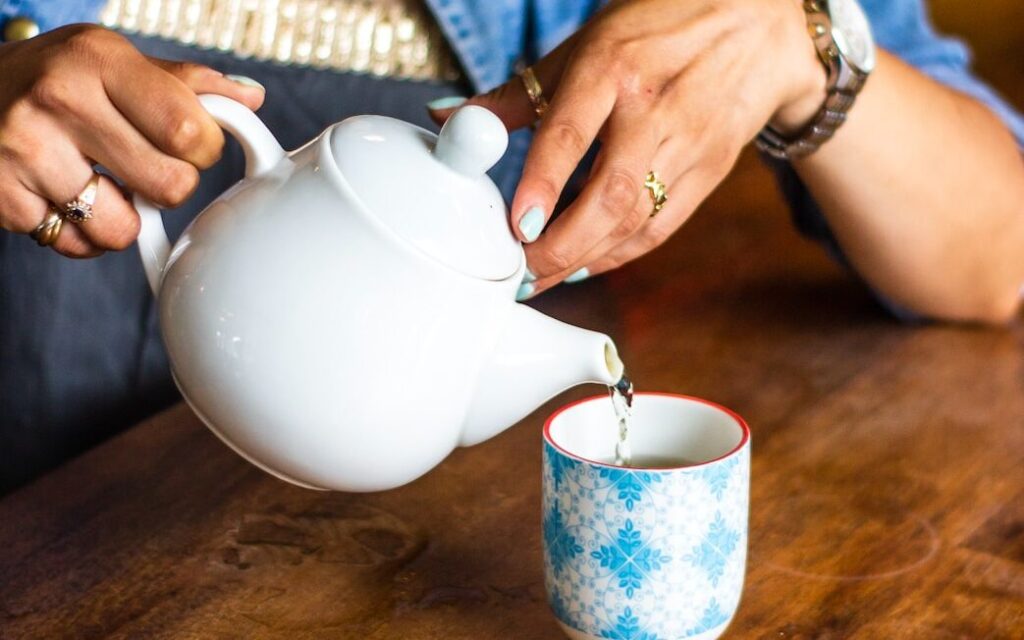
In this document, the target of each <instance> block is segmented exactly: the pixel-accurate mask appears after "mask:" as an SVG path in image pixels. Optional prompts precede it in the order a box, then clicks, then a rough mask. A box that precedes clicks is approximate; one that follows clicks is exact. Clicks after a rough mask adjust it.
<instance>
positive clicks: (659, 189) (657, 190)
mask: <svg viewBox="0 0 1024 640" xmlns="http://www.w3.org/2000/svg"><path fill="white" fill-rule="evenodd" d="M644 186H645V187H647V191H649V192H650V194H651V200H652V201H653V202H654V210H653V211H651V217H652V218H653V217H654V216H656V215H658V212H659V211H661V208H662V207H664V206H665V203H666V202H667V201H668V190H667V188H666V187H665V183H664V182H662V181H661V180H659V179H658V174H657V173H656V172H654V171H648V172H647V177H646V178H644Z"/></svg>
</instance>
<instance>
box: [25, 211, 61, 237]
mask: <svg viewBox="0 0 1024 640" xmlns="http://www.w3.org/2000/svg"><path fill="white" fill-rule="evenodd" d="M63 227H64V216H63V214H61V212H60V211H58V210H57V208H56V207H52V206H51V207H50V208H49V209H47V210H46V217H45V218H43V221H42V222H40V223H39V226H38V227H36V228H35V229H33V230H32V232H31V233H29V234H28V235H29V236H30V237H31V238H32V239H33V240H35V241H36V244H38V245H39V246H40V247H48V246H50V245H51V244H53V243H54V242H57V236H59V235H60V230H61V229H62V228H63Z"/></svg>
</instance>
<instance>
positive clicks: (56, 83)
mask: <svg viewBox="0 0 1024 640" xmlns="http://www.w3.org/2000/svg"><path fill="white" fill-rule="evenodd" d="M0 77H2V78H3V81H2V82H0V227H3V228H4V229H7V230H9V231H14V232H17V233H28V232H30V231H32V230H33V229H34V228H35V227H36V226H37V225H38V224H39V223H40V222H41V221H42V220H43V218H44V217H45V216H46V212H47V207H48V202H53V203H57V204H62V203H65V202H68V201H70V200H72V199H74V198H75V197H76V196H77V195H78V194H79V193H80V192H81V191H82V189H83V188H84V187H85V185H86V184H87V183H88V182H89V179H90V177H91V176H92V172H93V165H94V164H101V165H103V166H104V167H106V168H107V169H108V170H109V171H110V172H111V173H112V174H113V175H115V176H117V177H118V178H119V179H120V180H122V181H123V182H124V185H125V186H126V187H127V188H128V189H130V190H131V191H134V192H137V193H140V194H142V195H143V196H145V197H146V198H149V199H150V200H153V201H154V202H156V203H158V204H160V205H162V206H165V207H173V206H176V205H179V204H181V203H182V202H184V201H185V200H186V199H187V198H188V196H189V195H190V194H191V193H192V191H193V190H194V189H195V187H196V185H197V184H198V180H199V174H198V170H200V169H205V168H207V167H209V166H210V165H212V164H213V163H214V162H216V161H217V159H218V158H219V157H220V153H221V148H222V147H223V144H224V137H223V134H222V133H221V130H220V127H218V126H217V124H216V123H215V122H214V121H213V118H211V117H210V115H209V114H208V113H206V111H205V110H204V109H203V108H202V106H200V104H199V101H198V100H197V98H196V94H197V93H217V94H220V95H224V96H227V97H229V98H233V99H235V100H238V101H239V102H242V103H243V104H245V105H246V106H248V107H249V108H252V109H256V108H258V107H259V106H260V105H261V104H262V102H263V91H262V89H260V88H258V87H254V86H248V85H245V84H241V83H238V82H234V81H232V80H230V79H228V78H226V77H225V76H223V75H221V74H220V73H218V72H216V71H214V70H212V69H209V68H207V67H203V66H200V65H194V64H187V63H178V62H169V61H166V60H158V59H154V58H147V57H146V56H144V55H142V54H141V53H139V52H138V51H137V50H136V49H135V48H134V47H133V46H132V45H131V43H129V42H128V40H126V39H125V38H123V37H122V36H120V35H118V34H116V33H114V32H112V31H108V30H106V29H102V28H99V27H94V26H88V25H73V26H69V27H64V28H61V29H57V30H55V31H51V32H49V33H47V34H44V35H42V36H38V37H36V38H32V39H31V40H26V41H24V42H16V43H10V44H5V45H2V46H0ZM93 211H94V217H93V218H92V219H90V220H88V221H87V222H85V223H83V224H80V225H75V224H70V223H65V224H64V226H63V229H62V230H61V233H60V236H59V237H58V239H57V242H56V243H55V244H54V245H53V246H54V248H55V249H56V250H57V251H59V252H60V253H62V254H64V255H67V256H72V257H90V256H95V255H99V254H100V253H102V252H103V251H104V250H107V249H123V248H125V247H127V246H128V245H130V244H131V243H132V242H133V241H134V240H135V237H136V235H137V234H138V229H139V217H138V214H137V213H136V211H135V209H134V208H133V207H132V204H131V201H130V200H128V198H126V197H125V195H124V194H123V193H122V191H121V189H120V187H119V186H118V185H117V184H116V183H115V182H114V181H112V180H111V179H109V178H107V177H102V178H101V179H100V182H99V190H98V193H97V196H96V204H95V206H94V209H93Z"/></svg>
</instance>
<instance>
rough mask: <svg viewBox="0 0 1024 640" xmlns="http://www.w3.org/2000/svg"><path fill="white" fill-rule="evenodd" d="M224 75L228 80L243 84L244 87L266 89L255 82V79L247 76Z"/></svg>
mask: <svg viewBox="0 0 1024 640" xmlns="http://www.w3.org/2000/svg"><path fill="white" fill-rule="evenodd" d="M224 77H225V78H227V79H228V80H230V81H231V82H236V83H238V84H240V85H243V86H246V87H255V88H256V89H259V90H261V91H263V92H266V90H267V88H266V87H264V86H263V85H262V84H260V83H259V82H256V81H255V80H253V79H252V78H250V77H249V76H237V75H226V76H224Z"/></svg>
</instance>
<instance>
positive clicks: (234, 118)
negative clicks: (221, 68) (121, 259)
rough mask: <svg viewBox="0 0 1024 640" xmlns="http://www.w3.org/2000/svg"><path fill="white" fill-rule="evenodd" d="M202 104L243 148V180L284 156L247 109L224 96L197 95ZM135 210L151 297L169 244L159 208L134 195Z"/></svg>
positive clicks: (160, 273)
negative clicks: (137, 213) (139, 219)
mask: <svg viewBox="0 0 1024 640" xmlns="http://www.w3.org/2000/svg"><path fill="white" fill-rule="evenodd" d="M199 102H200V104H202V105H203V108H205V109H206V110H207V111H209V112H210V115H211V116H213V119H214V120H216V121H217V124H219V125H220V126H221V127H223V128H224V129H225V130H226V131H228V132H229V133H231V134H232V135H233V136H235V138H237V139H238V141H239V142H240V143H241V145H242V150H243V151H244V152H245V177H246V178H251V177H253V176H257V175H259V174H261V173H264V172H265V171H269V170H270V169H272V168H273V167H274V166H275V165H277V163H278V162H280V161H281V159H282V158H283V157H284V155H285V152H284V149H282V148H281V145H280V144H278V142H277V139H276V138H274V134H272V133H270V130H269V129H267V127H266V125H264V124H263V121H262V120H260V119H259V118H258V117H257V116H256V114H255V113H253V112H252V111H250V110H249V108H248V107H246V106H245V105H243V104H241V103H240V102H235V101H234V100H232V99H231V98H225V97H224V96H218V95H212V94H206V95H201V96H199ZM134 204H135V210H136V211H138V212H139V217H140V218H141V220H142V225H141V227H140V228H139V238H138V245H139V255H140V256H141V257H142V266H143V268H145V270H146V279H147V280H148V281H149V287H150V288H151V289H152V290H153V293H154V295H155V294H158V293H159V292H160V282H161V281H162V279H163V275H164V268H165V267H166V266H167V259H168V258H169V257H170V254H171V242H170V240H168V239H167V230H166V229H164V222H163V219H162V218H161V217H160V208H159V207H157V206H156V205H155V204H153V203H152V202H150V201H149V200H146V199H145V198H143V197H142V196H140V195H138V194H136V196H135V198H134Z"/></svg>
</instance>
